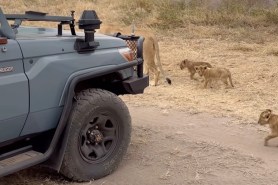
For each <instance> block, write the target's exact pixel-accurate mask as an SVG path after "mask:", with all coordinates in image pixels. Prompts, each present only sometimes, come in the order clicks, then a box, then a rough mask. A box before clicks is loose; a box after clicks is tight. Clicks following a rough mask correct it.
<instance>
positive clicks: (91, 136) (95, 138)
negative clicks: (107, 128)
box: [87, 128, 103, 144]
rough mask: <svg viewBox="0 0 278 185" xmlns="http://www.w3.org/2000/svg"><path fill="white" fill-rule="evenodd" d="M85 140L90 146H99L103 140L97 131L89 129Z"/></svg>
mask: <svg viewBox="0 0 278 185" xmlns="http://www.w3.org/2000/svg"><path fill="white" fill-rule="evenodd" d="M87 139H88V141H89V142H90V143H92V144H99V143H101V142H102V140H103V134H102V133H101V132H100V131H99V130H97V129H95V128H93V129H92V128H91V129H89V130H88V132H87Z"/></svg>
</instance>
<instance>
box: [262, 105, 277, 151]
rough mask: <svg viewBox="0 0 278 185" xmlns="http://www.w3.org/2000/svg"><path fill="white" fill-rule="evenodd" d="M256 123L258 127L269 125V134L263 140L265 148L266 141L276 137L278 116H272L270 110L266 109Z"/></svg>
mask: <svg viewBox="0 0 278 185" xmlns="http://www.w3.org/2000/svg"><path fill="white" fill-rule="evenodd" d="M258 123H259V124H260V125H266V124H269V128H270V130H271V134H269V135H268V136H267V137H266V138H265V139H264V145H265V146H267V142H268V140H270V139H272V138H275V137H278V115H276V114H272V110H270V109H266V110H265V111H263V112H262V113H261V115H260V118H259V121H258Z"/></svg>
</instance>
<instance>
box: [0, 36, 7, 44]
mask: <svg viewBox="0 0 278 185" xmlns="http://www.w3.org/2000/svg"><path fill="white" fill-rule="evenodd" d="M7 43H8V39H7V38H6V37H0V45H4V44H7Z"/></svg>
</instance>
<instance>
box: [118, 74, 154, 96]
mask: <svg viewBox="0 0 278 185" xmlns="http://www.w3.org/2000/svg"><path fill="white" fill-rule="evenodd" d="M122 83H123V87H124V89H125V90H126V92H128V93H129V94H141V93H144V89H145V88H146V87H148V86H149V76H147V75H143V77H131V78H129V79H127V80H124V81H123V82H122Z"/></svg>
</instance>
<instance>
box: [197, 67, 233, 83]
mask: <svg viewBox="0 0 278 185" xmlns="http://www.w3.org/2000/svg"><path fill="white" fill-rule="evenodd" d="M195 70H196V72H197V73H198V74H199V75H200V76H204V78H205V84H204V87H205V88H206V87H207V85H208V83H210V85H211V82H212V81H213V80H214V81H215V80H221V81H222V82H223V83H224V84H225V85H226V87H227V86H228V78H229V81H230V84H231V86H232V87H234V84H233V82H232V77H231V76H232V75H231V72H230V71H229V70H228V69H226V68H216V67H215V68H209V67H207V66H195Z"/></svg>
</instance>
